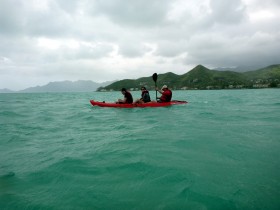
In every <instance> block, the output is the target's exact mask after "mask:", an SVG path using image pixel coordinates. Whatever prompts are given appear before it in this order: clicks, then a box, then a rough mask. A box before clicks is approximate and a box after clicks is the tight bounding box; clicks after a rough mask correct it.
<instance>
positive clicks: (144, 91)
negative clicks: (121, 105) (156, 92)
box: [134, 87, 151, 104]
mask: <svg viewBox="0 0 280 210" xmlns="http://www.w3.org/2000/svg"><path fill="white" fill-rule="evenodd" d="M141 91H142V93H141V98H139V99H137V100H136V101H135V102H134V103H138V104H143V103H147V102H150V101H151V97H150V94H149V91H148V90H147V89H146V88H145V87H141Z"/></svg>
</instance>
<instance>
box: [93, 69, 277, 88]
mask: <svg viewBox="0 0 280 210" xmlns="http://www.w3.org/2000/svg"><path fill="white" fill-rule="evenodd" d="M164 84H165V85H168V86H169V87H170V88H171V89H174V90H176V89H233V88H266V87H280V64H274V65H270V66H267V67H265V68H261V69H257V70H255V71H248V72H235V71H219V70H211V69H208V68H206V67H205V66H203V65H197V66H196V67H194V68H193V69H191V70H190V71H188V72H186V73H184V74H182V75H177V74H174V73H172V72H167V73H164V74H159V75H158V80H157V85H158V86H161V85H164ZM141 86H146V88H148V89H153V88H154V86H155V84H154V82H153V80H152V79H151V77H142V78H139V79H135V80H132V79H125V80H120V81H118V82H115V83H112V84H110V85H108V86H106V87H100V88H98V91H116V90H120V89H121V88H123V87H126V88H127V89H130V90H138V89H140V87H141Z"/></svg>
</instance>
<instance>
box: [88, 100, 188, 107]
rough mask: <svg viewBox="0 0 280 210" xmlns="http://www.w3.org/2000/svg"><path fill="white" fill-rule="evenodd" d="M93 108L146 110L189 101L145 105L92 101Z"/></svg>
mask: <svg viewBox="0 0 280 210" xmlns="http://www.w3.org/2000/svg"><path fill="white" fill-rule="evenodd" d="M90 103H91V104H92V106H100V107H114V108H137V107H140V108H144V107H164V106H172V105H179V104H186V103H188V102H187V101H170V102H162V103H160V102H148V103H144V104H117V103H107V102H105V101H104V102H100V101H94V100H90Z"/></svg>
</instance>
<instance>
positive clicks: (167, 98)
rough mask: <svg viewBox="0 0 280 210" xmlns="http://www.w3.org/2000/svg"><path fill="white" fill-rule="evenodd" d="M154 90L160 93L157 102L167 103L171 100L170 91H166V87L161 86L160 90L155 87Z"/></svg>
mask: <svg viewBox="0 0 280 210" xmlns="http://www.w3.org/2000/svg"><path fill="white" fill-rule="evenodd" d="M156 90H157V91H158V92H160V93H161V97H158V99H159V100H158V102H169V101H171V98H172V91H171V90H169V89H168V87H167V85H163V86H162V88H161V90H159V89H158V87H156Z"/></svg>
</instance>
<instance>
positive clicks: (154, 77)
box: [153, 73, 157, 82]
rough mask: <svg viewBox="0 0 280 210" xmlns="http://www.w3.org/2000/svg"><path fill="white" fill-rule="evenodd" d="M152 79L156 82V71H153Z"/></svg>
mask: <svg viewBox="0 0 280 210" xmlns="http://www.w3.org/2000/svg"><path fill="white" fill-rule="evenodd" d="M153 80H154V81H155V82H157V73H154V74H153Z"/></svg>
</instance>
